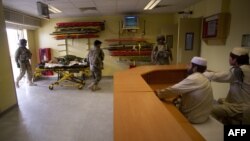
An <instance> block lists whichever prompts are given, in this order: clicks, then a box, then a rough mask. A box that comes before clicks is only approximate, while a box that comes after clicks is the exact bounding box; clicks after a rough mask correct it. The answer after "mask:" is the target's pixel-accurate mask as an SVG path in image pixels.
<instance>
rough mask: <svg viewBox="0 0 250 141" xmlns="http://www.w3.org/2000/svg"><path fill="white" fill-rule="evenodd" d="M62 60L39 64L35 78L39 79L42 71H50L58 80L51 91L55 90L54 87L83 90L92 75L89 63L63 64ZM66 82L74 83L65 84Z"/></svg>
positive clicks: (76, 61) (50, 87) (51, 85)
mask: <svg viewBox="0 0 250 141" xmlns="http://www.w3.org/2000/svg"><path fill="white" fill-rule="evenodd" d="M60 59H61V58H60ZM60 59H58V58H56V60H55V59H54V60H51V61H50V62H49V63H44V64H39V65H38V67H37V68H36V71H35V74H34V78H37V77H39V76H40V74H41V72H42V71H48V70H49V71H53V72H56V74H57V80H56V81H55V82H53V83H51V84H50V85H49V89H50V90H53V89H54V86H74V87H77V88H78V89H82V88H83V87H84V85H85V80H86V78H87V76H89V73H90V71H89V66H88V63H87V62H84V61H79V60H73V61H72V60H71V61H68V63H65V62H64V63H62V62H61V60H60ZM65 81H66V82H72V83H65Z"/></svg>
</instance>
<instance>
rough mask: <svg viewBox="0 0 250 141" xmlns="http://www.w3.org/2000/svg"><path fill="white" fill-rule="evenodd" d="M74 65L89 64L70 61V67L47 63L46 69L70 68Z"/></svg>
mask: <svg viewBox="0 0 250 141" xmlns="http://www.w3.org/2000/svg"><path fill="white" fill-rule="evenodd" d="M73 65H87V62H78V61H70V63H69V64H68V65H63V64H55V63H45V66H44V67H45V68H54V67H65V66H66V67H70V66H73Z"/></svg>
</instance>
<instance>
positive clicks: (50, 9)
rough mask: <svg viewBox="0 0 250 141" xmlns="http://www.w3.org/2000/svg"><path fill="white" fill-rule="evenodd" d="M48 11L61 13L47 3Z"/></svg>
mask: <svg viewBox="0 0 250 141" xmlns="http://www.w3.org/2000/svg"><path fill="white" fill-rule="evenodd" d="M49 11H50V12H52V13H61V12H62V11H61V10H59V9H57V8H55V7H54V6H52V5H49Z"/></svg>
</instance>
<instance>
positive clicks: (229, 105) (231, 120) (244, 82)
mask: <svg viewBox="0 0 250 141" xmlns="http://www.w3.org/2000/svg"><path fill="white" fill-rule="evenodd" d="M248 53H249V51H248V50H247V49H246V48H243V47H235V48H233V50H232V52H231V53H230V57H229V64H230V65H231V66H232V68H231V69H230V70H229V71H226V72H206V73H204V75H206V76H207V77H208V78H209V79H210V80H213V81H216V82H223V83H230V89H229V91H228V94H227V97H226V98H219V99H218V103H217V104H215V105H214V106H213V110H212V115H213V116H214V117H215V118H216V119H218V120H219V121H221V122H222V123H223V124H249V123H250V117H249V116H250V113H246V111H249V110H250V65H249V55H248Z"/></svg>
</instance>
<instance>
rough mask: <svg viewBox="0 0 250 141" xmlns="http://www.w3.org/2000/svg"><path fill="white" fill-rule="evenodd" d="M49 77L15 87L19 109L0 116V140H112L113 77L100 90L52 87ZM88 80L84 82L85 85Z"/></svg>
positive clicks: (101, 84)
mask: <svg viewBox="0 0 250 141" xmlns="http://www.w3.org/2000/svg"><path fill="white" fill-rule="evenodd" d="M52 81H53V80H41V81H38V82H36V83H37V84H38V86H32V87H31V86H26V84H25V83H24V82H22V83H21V87H20V88H19V89H17V96H18V101H19V109H18V108H16V109H14V110H12V111H11V112H9V113H7V114H6V115H4V116H2V117H1V118H0V141H112V140H113V80H112V79H111V78H104V79H103V80H102V81H101V82H100V86H101V88H102V89H101V90H100V91H97V92H92V91H90V90H88V89H87V88H86V87H84V88H83V89H82V90H79V89H77V88H75V87H60V86H59V87H55V88H54V90H52V91H51V90H49V89H48V85H49V84H50V83H51V82H52ZM88 83H89V82H87V84H88Z"/></svg>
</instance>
